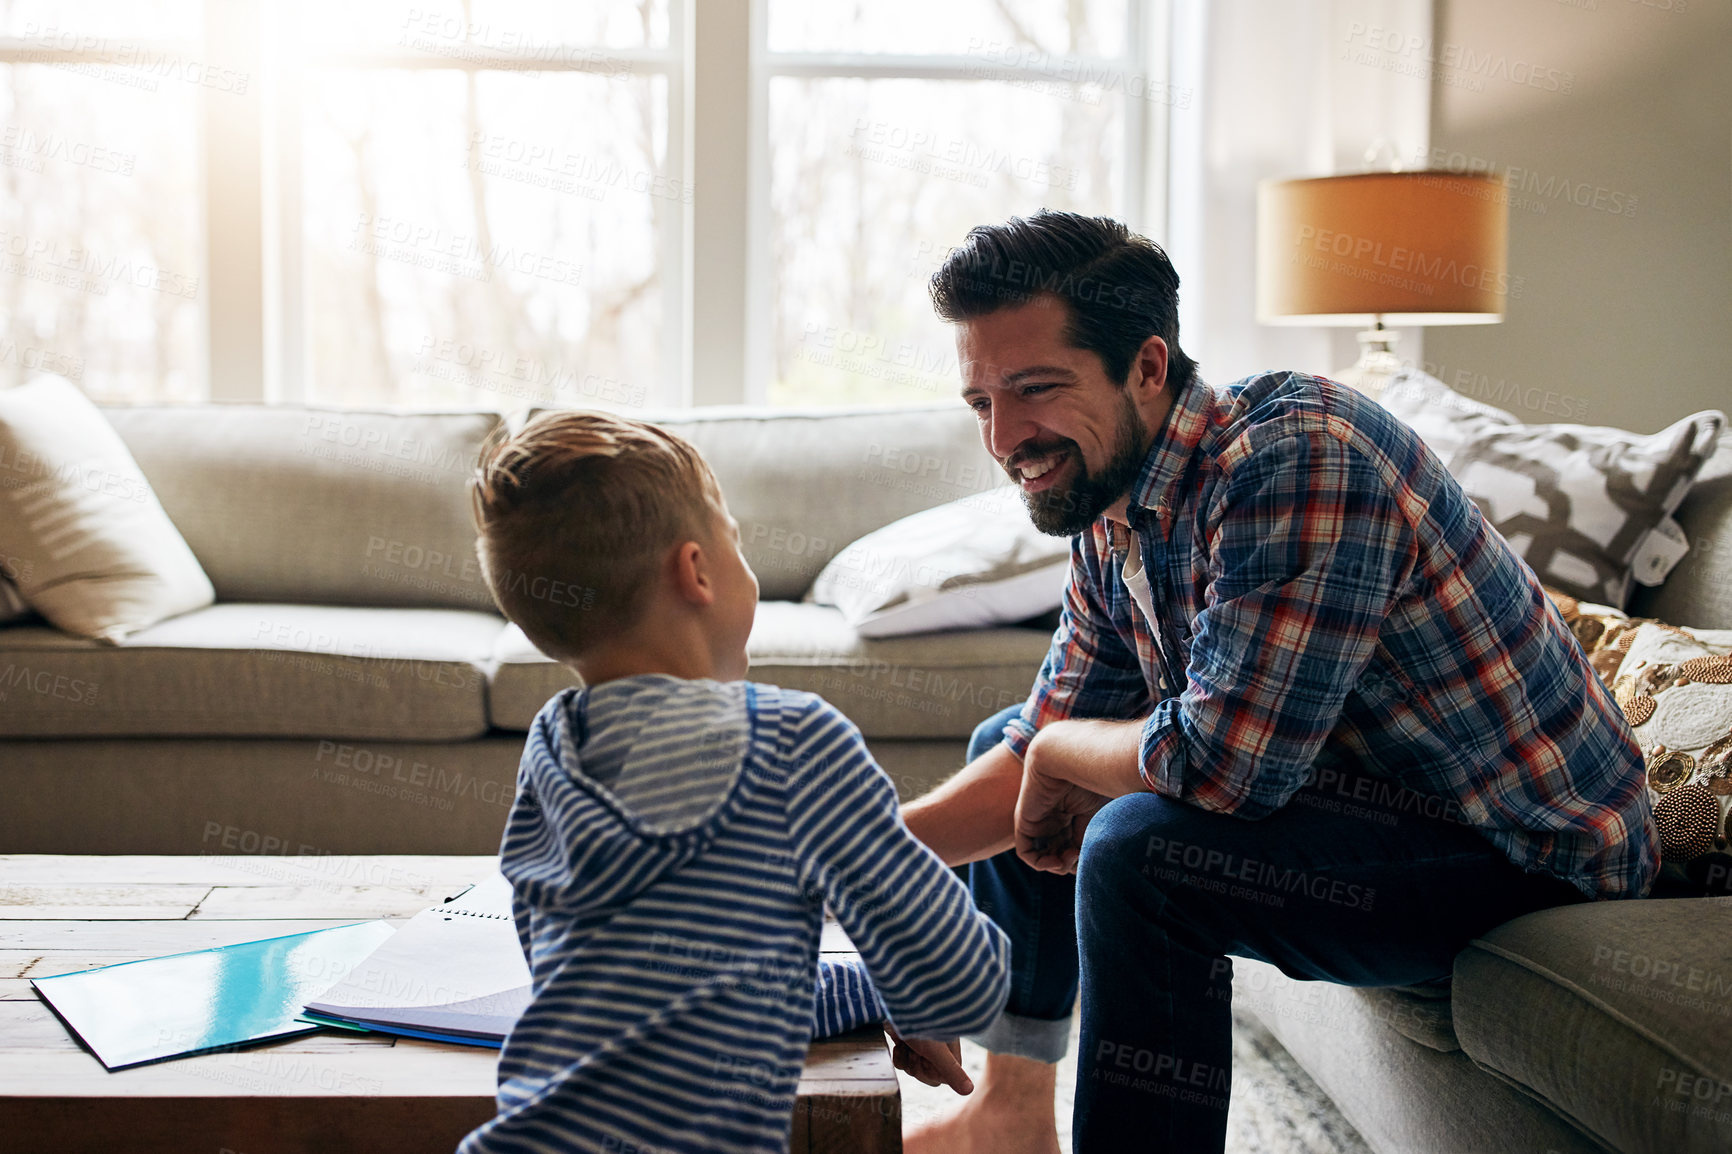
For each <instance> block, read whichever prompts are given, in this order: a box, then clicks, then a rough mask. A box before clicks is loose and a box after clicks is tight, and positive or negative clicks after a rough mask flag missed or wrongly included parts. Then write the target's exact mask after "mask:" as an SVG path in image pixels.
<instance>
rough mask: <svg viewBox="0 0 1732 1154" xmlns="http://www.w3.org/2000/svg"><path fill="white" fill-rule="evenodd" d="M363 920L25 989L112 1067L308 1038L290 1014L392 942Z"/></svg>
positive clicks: (385, 926)
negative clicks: (300, 1035)
mask: <svg viewBox="0 0 1732 1154" xmlns="http://www.w3.org/2000/svg"><path fill="white" fill-rule="evenodd" d="M393 932H394V931H393V929H392V927H391V925H390V924H389V923H387V922H382V921H374V922H361V923H358V924H356V925H352V926H338V927H336V928H335V929H329V930H314V931H312V932H311V933H305V934H289V935H287V936H285V937H280V938H266V939H264V940H263V941H257V942H241V943H239V944H237V945H232V946H218V947H217V948H215V949H210V950H194V951H193V952H191V953H186V954H171V955H170V956H168V957H165V958H149V959H147V960H145V961H141V962H122V963H120V964H119V965H114V966H103V967H101V968H100V969H95V970H81V971H79V972H77V973H71V974H57V975H55V976H54V977H51V978H33V979H31V982H30V984H31V985H32V986H34V987H36V992H37V994H38V995H40V996H41V998H42V1000H43V1001H45V1002H47V1003H48V1005H49V1006H50V1007H51V1008H52V1009H53V1010H54V1012H55V1014H56V1015H58V1016H59V1018H60V1020H61V1021H62V1022H64V1023H65V1024H66V1028H67V1029H69V1030H71V1031H72V1033H73V1034H74V1035H76V1036H77V1038H78V1040H79V1041H80V1042H82V1043H83V1044H84V1045H85V1047H86V1048H87V1049H89V1050H90V1052H91V1053H93V1054H95V1055H96V1057H97V1059H98V1060H99V1061H101V1062H102V1064H103V1065H104V1066H106V1067H107V1068H108V1069H110V1070H119V1069H123V1068H125V1067H127V1066H138V1065H142V1064H143V1063H145V1062H160V1061H162V1060H163V1059H165V1058H179V1057H183V1056H185V1055H188V1054H198V1053H202V1052H204V1051H207V1050H220V1049H226V1048H231V1047H236V1046H244V1045H248V1044H250V1043H253V1042H263V1041H268V1040H270V1039H273V1038H286V1037H290V1036H292V1035H295V1034H306V1033H311V1032H313V1030H315V1029H317V1028H318V1027H315V1026H309V1025H308V1024H307V1023H305V1022H297V1021H296V1020H295V1016H296V1015H297V1014H299V1013H300V1012H301V1006H302V1005H303V1004H305V1003H306V1001H307V1000H308V999H309V998H314V997H317V996H318V995H319V994H320V993H323V992H324V991H325V990H326V989H328V988H329V987H330V985H331V983H332V981H333V980H335V979H339V978H341V977H343V976H344V975H346V974H347V973H348V972H349V971H350V970H351V969H353V968H354V967H355V965H356V964H357V963H358V962H360V961H361V960H362V959H364V958H366V957H367V956H368V955H369V954H371V953H372V952H373V951H374V950H375V949H377V948H378V947H379V945H380V944H381V943H383V942H384V941H385V940H386V939H387V938H389V937H390V936H391V935H392V933H393Z"/></svg>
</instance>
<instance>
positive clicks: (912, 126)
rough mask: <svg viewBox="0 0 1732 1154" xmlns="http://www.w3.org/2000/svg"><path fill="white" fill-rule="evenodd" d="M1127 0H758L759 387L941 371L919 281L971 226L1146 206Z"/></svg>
mask: <svg viewBox="0 0 1732 1154" xmlns="http://www.w3.org/2000/svg"><path fill="white" fill-rule="evenodd" d="M1146 7H1147V6H1146V5H1139V4H1137V3H1135V0H1067V2H1036V0H1021V2H1017V0H955V2H951V3H944V4H934V3H931V2H930V0H871V2H869V3H868V2H863V0H862V2H856V0H770V3H769V8H768V22H767V34H768V40H769V54H768V57H767V60H766V66H765V68H764V71H765V73H766V74H767V82H768V101H767V104H768V153H769V158H768V159H769V168H770V178H769V187H768V205H769V212H770V219H771V220H772V221H773V222H774V224H773V226H772V228H771V230H770V235H769V241H768V257H769V264H770V273H769V286H768V295H769V310H768V311H769V325H768V336H769V339H770V340H771V341H772V342H773V343H772V355H771V358H770V365H769V371H768V372H767V373H763V374H761V375H755V379H753V380H750V381H748V388H752V387H753V386H757V385H759V384H760V382H761V383H762V385H763V387H764V389H765V393H766V395H767V399H768V400H770V401H772V402H793V403H808V404H809V403H838V402H854V403H874V402H891V401H910V400H923V399H924V400H935V399H938V398H939V397H941V396H944V397H948V396H950V395H952V394H954V392H955V391H956V389H957V372H956V358H955V352H954V346H953V341H952V338H951V334H950V332H949V331H948V329H947V328H946V327H945V326H944V325H942V324H940V323H939V322H938V321H937V319H936V318H935V317H934V316H933V315H932V308H931V305H930V303H929V302H928V299H927V295H926V281H927V278H928V277H929V276H930V275H931V273H932V272H933V270H934V269H935V267H936V266H937V264H938V262H939V261H940V260H941V259H942V258H943V256H944V254H945V252H946V250H947V249H948V248H949V247H950V246H951V245H953V244H955V243H956V242H957V241H958V240H960V239H961V238H962V236H963V235H964V234H965V233H966V232H967V231H968V229H969V228H970V227H972V226H974V225H976V224H981V223H985V222H990V221H1000V220H1003V219H1005V218H1006V217H1008V216H1011V215H1013V214H1022V213H1028V212H1031V211H1033V210H1035V209H1038V208H1042V207H1046V208H1054V209H1070V210H1074V211H1079V212H1087V213H1091V214H1107V215H1112V216H1117V217H1119V218H1121V219H1131V220H1133V221H1134V222H1135V223H1137V224H1143V223H1144V222H1145V218H1146V216H1147V210H1148V204H1147V200H1148V198H1147V196H1146V195H1145V191H1144V190H1145V189H1146V188H1147V187H1148V182H1147V175H1148V171H1149V167H1150V163H1151V160H1152V158H1153V155H1154V154H1155V153H1156V152H1157V151H1158V143H1159V137H1158V136H1157V135H1155V133H1156V132H1157V131H1158V123H1157V122H1159V121H1160V117H1159V116H1158V115H1157V116H1151V114H1150V113H1151V110H1155V111H1156V112H1158V111H1159V110H1161V109H1163V108H1164V107H1165V103H1166V99H1167V91H1166V87H1165V85H1164V84H1162V83H1161V81H1160V80H1159V78H1155V79H1154V80H1153V83H1152V85H1151V75H1150V67H1149V61H1150V60H1152V59H1155V58H1156V57H1157V53H1156V52H1155V51H1153V50H1152V49H1153V47H1154V46H1153V45H1152V44H1151V35H1150V33H1151V32H1152V29H1150V28H1146V27H1145V26H1144V22H1143V20H1144V17H1145V15H1146Z"/></svg>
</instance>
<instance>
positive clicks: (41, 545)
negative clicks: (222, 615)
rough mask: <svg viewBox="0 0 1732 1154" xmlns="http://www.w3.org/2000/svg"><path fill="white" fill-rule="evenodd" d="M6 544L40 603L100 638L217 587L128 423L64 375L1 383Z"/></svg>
mask: <svg viewBox="0 0 1732 1154" xmlns="http://www.w3.org/2000/svg"><path fill="white" fill-rule="evenodd" d="M0 554H5V555H6V556H7V557H10V558H18V559H20V560H19V562H18V563H16V564H14V565H13V568H14V569H15V570H16V574H17V576H16V578H15V583H16V585H17V588H18V593H19V594H20V595H21V596H22V597H23V599H24V600H25V601H26V602H27V603H28V604H29V605H30V606H31V608H33V609H35V610H36V611H37V612H39V613H41V614H42V616H44V617H46V618H47V619H48V620H49V622H50V623H52V624H53V625H55V626H57V627H59V628H60V629H63V630H65V631H66V632H68V633H76V634H78V635H80V636H83V637H93V638H95V639H97V640H98V641H108V642H118V641H120V640H122V639H123V638H125V637H126V636H127V634H129V633H132V632H134V631H136V630H139V629H143V628H144V627H145V626H147V625H154V624H155V623H156V622H158V621H161V620H162V619H163V618H165V617H173V616H175V615H177V614H180V613H186V612H188V611H190V610H193V609H200V608H203V607H204V606H206V605H209V604H210V603H211V602H212V601H214V600H215V599H216V595H215V592H214V591H213V590H212V589H211V583H210V579H209V578H207V577H206V576H205V573H204V570H203V569H202V568H200V567H199V563H198V559H197V558H195V557H194V556H193V555H192V550H191V549H189V548H187V544H186V541H184V540H183V539H182V538H181V535H180V531H179V530H177V529H176V528H175V527H174V523H173V522H172V521H170V520H169V519H168V514H167V513H165V512H163V510H162V506H161V505H160V504H158V503H157V499H156V494H155V493H153V492H152V491H151V488H150V483H149V482H148V481H146V480H145V479H144V474H143V473H142V472H141V471H140V470H139V468H138V464H137V463H136V462H135V461H133V459H132V454H131V453H130V452H128V451H127V448H126V444H125V443H124V442H123V441H121V439H120V435H119V434H118V433H116V432H115V431H114V429H113V428H112V427H111V426H110V425H109V423H108V422H107V420H105V419H104V418H103V416H102V414H101V413H100V412H99V411H98V410H97V408H96V406H95V405H93V404H91V403H90V400H89V399H88V398H87V397H85V395H84V394H83V393H82V392H80V391H79V390H78V388H77V387H76V386H74V385H72V384H70V383H68V382H67V381H64V380H62V379H60V378H59V377H38V378H37V379H36V380H34V381H31V382H30V383H29V384H27V385H22V386H20V387H18V388H15V389H7V390H0Z"/></svg>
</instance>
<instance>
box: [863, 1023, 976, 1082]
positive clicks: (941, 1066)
mask: <svg viewBox="0 0 1732 1154" xmlns="http://www.w3.org/2000/svg"><path fill="white" fill-rule="evenodd" d="M884 1032H885V1033H886V1034H889V1035H890V1040H891V1041H892V1042H894V1043H895V1044H896V1045H895V1048H894V1049H892V1050H891V1051H890V1061H891V1062H892V1063H893V1064H894V1065H895V1066H896V1068H897V1069H898V1070H905V1071H907V1072H908V1073H909V1074H910V1075H912V1076H913V1077H915V1078H918V1079H919V1080H920V1081H922V1082H924V1083H925V1084H926V1085H928V1086H949V1087H950V1088H951V1089H952V1090H955V1091H956V1092H957V1093H958V1094H972V1093H974V1081H973V1080H972V1079H971V1078H969V1076H968V1073H967V1071H965V1070H963V1068H962V1042H961V1040H960V1039H957V1040H952V1041H949V1042H940V1041H938V1040H936V1039H934V1038H904V1037H903V1036H902V1035H901V1034H898V1033H897V1032H896V1031H895V1030H894V1029H893V1028H892V1027H891V1025H890V1023H888V1022H886V1023H884Z"/></svg>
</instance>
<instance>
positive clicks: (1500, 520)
mask: <svg viewBox="0 0 1732 1154" xmlns="http://www.w3.org/2000/svg"><path fill="white" fill-rule="evenodd" d="M1379 400H1381V402H1382V404H1383V407H1384V408H1386V409H1388V410H1389V411H1390V412H1391V413H1394V414H1395V415H1396V416H1397V417H1399V418H1401V420H1403V421H1405V422H1406V423H1407V424H1409V425H1411V426H1412V427H1413V429H1414V431H1415V432H1417V433H1418V434H1419V435H1420V437H1421V438H1423V439H1424V441H1425V443H1426V444H1427V445H1428V446H1430V448H1431V451H1432V452H1434V453H1436V454H1437V456H1438V458H1439V459H1440V460H1441V461H1442V462H1443V465H1444V467H1445V468H1446V469H1448V470H1449V471H1450V474H1451V475H1452V476H1454V477H1455V479H1456V480H1457V481H1460V482H1461V486H1462V488H1463V489H1465V490H1467V494H1468V496H1470V497H1472V498H1473V501H1474V503H1475V504H1476V505H1478V506H1479V509H1480V512H1481V513H1483V514H1484V515H1485V519H1486V520H1488V521H1490V522H1491V523H1492V524H1493V525H1494V526H1495V527H1496V528H1497V530H1498V532H1500V533H1502V534H1503V535H1504V538H1505V539H1506V540H1507V541H1509V543H1510V544H1511V545H1512V546H1513V547H1514V548H1515V551H1516V552H1517V553H1519V554H1520V555H1521V557H1522V559H1523V560H1525V561H1526V562H1527V563H1528V564H1529V565H1530V566H1532V568H1533V570H1534V572H1536V573H1538V574H1539V576H1540V580H1542V581H1544V582H1545V583H1546V584H1547V585H1549V586H1551V587H1553V588H1556V589H1561V590H1563V591H1564V592H1566V593H1570V594H1572V595H1574V596H1576V597H1580V598H1582V599H1584V600H1587V601H1596V602H1604V603H1606V604H1608V605H1615V606H1620V607H1621V606H1622V605H1624V603H1625V602H1626V601H1627V600H1628V599H1629V595H1630V584H1631V582H1632V580H1635V579H1640V580H1641V581H1642V582H1643V583H1644V584H1648V585H1658V584H1659V583H1660V581H1661V579H1663V578H1664V577H1665V575H1666V573H1667V572H1669V571H1670V569H1671V566H1672V563H1673V562H1675V561H1676V560H1677V559H1678V557H1679V556H1681V555H1682V553H1683V551H1684V548H1686V547H1687V546H1686V545H1685V543H1684V541H1683V531H1682V530H1680V529H1678V528H1677V525H1676V523H1675V522H1672V521H1671V515H1672V513H1673V511H1674V510H1676V509H1677V508H1678V505H1679V504H1680V503H1681V502H1682V501H1683V500H1684V497H1685V494H1687V493H1688V492H1689V490H1690V485H1691V484H1692V483H1693V482H1694V481H1695V479H1696V474H1697V473H1698V472H1699V471H1700V470H1701V468H1702V463H1703V462H1704V461H1706V460H1707V459H1708V457H1709V456H1711V455H1712V454H1713V452H1714V446H1715V444H1716V443H1717V442H1718V441H1719V439H1720V430H1721V428H1722V427H1723V426H1724V425H1725V423H1726V416H1725V414H1723V413H1719V412H1711V411H1710V412H1702V413H1697V414H1695V415H1694V416H1691V417H1686V418H1684V419H1683V420H1681V421H1679V422H1678V423H1676V424H1674V425H1672V426H1670V427H1669V428H1666V429H1662V430H1661V431H1660V432H1658V433H1654V434H1651V435H1647V436H1643V435H1641V434H1637V433H1628V432H1625V431H1623V430H1621V429H1607V428H1596V427H1592V426H1588V425H1524V424H1521V423H1520V422H1518V421H1517V420H1516V419H1515V417H1514V416H1512V415H1511V414H1509V413H1506V412H1504V411H1503V410H1501V409H1494V408H1492V407H1491V406H1490V405H1484V404H1481V403H1479V402H1478V401H1474V400H1470V399H1469V398H1467V397H1464V396H1462V395H1461V394H1460V393H1457V392H1454V391H1453V390H1451V389H1450V388H1449V386H1447V385H1445V384H1444V383H1443V382H1442V381H1440V380H1438V379H1437V378H1436V377H1431V376H1427V375H1426V374H1425V373H1422V372H1420V371H1418V370H1417V369H1403V370H1401V371H1400V372H1398V373H1397V374H1396V375H1395V376H1394V377H1393V378H1392V379H1391V380H1390V383H1389V387H1388V388H1386V389H1385V390H1384V391H1383V394H1382V396H1381V397H1380V398H1379Z"/></svg>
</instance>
